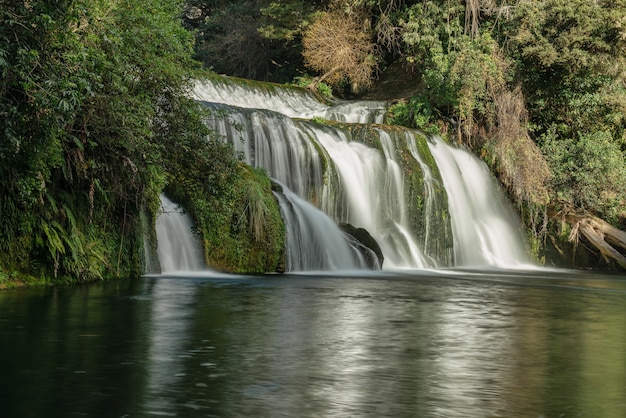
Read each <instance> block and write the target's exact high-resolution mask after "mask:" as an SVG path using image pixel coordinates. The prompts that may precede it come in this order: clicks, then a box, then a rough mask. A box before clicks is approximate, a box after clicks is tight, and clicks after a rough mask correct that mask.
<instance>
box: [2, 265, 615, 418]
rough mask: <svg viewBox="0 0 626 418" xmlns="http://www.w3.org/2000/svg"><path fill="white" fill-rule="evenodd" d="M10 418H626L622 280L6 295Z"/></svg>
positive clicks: (100, 288) (417, 277)
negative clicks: (174, 417) (82, 417)
mask: <svg viewBox="0 0 626 418" xmlns="http://www.w3.org/2000/svg"><path fill="white" fill-rule="evenodd" d="M0 416H3V417H81V416H88V417H153V416H154V417H162V416H178V417H212V416H215V417H253V416H254V417H261V416H263V417H344V416H354V417H357V416H359V417H360V416H372V417H380V416H389V417H559V416H565V417H575V416H583V417H616V418H617V417H625V416H626V278H624V277H623V276H619V275H607V274H597V273H581V272H574V271H546V270H532V271H496V270H491V271H478V270H466V271H458V270H438V271H402V272H379V273H369V274H363V273H358V272H356V273H354V274H343V275H336V274H314V273H312V274H302V275H280V276H279V275H276V276H252V277H248V276H226V275H215V274H209V273H207V274H197V275H194V276H185V275H181V276H178V277H175V276H168V277H161V276H155V277H143V278H140V279H132V280H130V279H129V280H122V281H116V282H106V283H98V284H92V285H85V286H76V287H62V288H53V289H18V290H8V291H0Z"/></svg>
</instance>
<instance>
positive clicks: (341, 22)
mask: <svg viewBox="0 0 626 418" xmlns="http://www.w3.org/2000/svg"><path fill="white" fill-rule="evenodd" d="M302 45H303V48H304V50H303V52H302V55H303V56H304V61H305V64H306V65H307V66H308V67H309V68H311V69H313V70H315V71H318V72H320V73H321V76H320V77H319V78H318V79H317V82H318V83H319V82H322V81H325V82H328V83H329V84H332V85H339V84H340V83H342V82H346V81H347V82H349V83H351V84H352V85H353V86H355V87H356V88H357V90H358V88H360V87H368V86H369V85H371V83H372V75H373V74H374V72H375V71H376V69H377V67H378V63H377V59H376V56H375V47H376V45H375V44H374V43H373V42H372V41H371V39H370V34H369V32H368V31H367V30H366V28H364V27H363V22H362V21H361V20H359V19H358V18H357V17H356V16H355V15H344V14H339V13H332V12H324V13H321V14H320V15H319V16H318V18H317V19H316V20H315V22H314V23H313V24H311V26H309V27H308V28H307V30H306V31H305V33H304V36H303V38H302Z"/></svg>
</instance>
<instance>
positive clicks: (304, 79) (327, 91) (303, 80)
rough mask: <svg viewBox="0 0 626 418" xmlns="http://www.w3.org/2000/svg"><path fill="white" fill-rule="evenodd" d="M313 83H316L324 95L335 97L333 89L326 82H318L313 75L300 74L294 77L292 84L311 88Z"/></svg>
mask: <svg viewBox="0 0 626 418" xmlns="http://www.w3.org/2000/svg"><path fill="white" fill-rule="evenodd" d="M312 84H315V87H316V89H317V91H318V93H320V94H321V95H322V96H324V97H328V98H331V97H333V89H332V87H330V86H329V85H328V84H326V83H316V82H315V79H314V78H313V77H309V76H298V77H296V78H294V79H293V81H292V82H291V85H294V86H298V87H306V88H309V87H310V86H311V85H312Z"/></svg>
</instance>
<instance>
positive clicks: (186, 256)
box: [156, 195, 205, 273]
mask: <svg viewBox="0 0 626 418" xmlns="http://www.w3.org/2000/svg"><path fill="white" fill-rule="evenodd" d="M160 198H161V210H160V211H159V213H158V216H157V219H156V233H157V241H158V244H157V252H158V255H159V263H160V264H161V271H162V272H163V273H173V272H181V271H183V272H189V271H198V270H203V269H205V266H204V262H203V261H202V254H201V250H200V245H199V243H198V242H197V240H196V239H195V236H194V235H193V233H192V227H193V224H192V222H191V219H190V217H189V215H187V214H185V213H184V212H183V211H182V210H181V209H180V208H179V207H178V205H177V204H176V203H174V202H172V201H171V200H170V199H168V198H167V197H165V196H164V195H161V196H160Z"/></svg>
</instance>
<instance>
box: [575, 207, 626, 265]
mask: <svg viewBox="0 0 626 418" xmlns="http://www.w3.org/2000/svg"><path fill="white" fill-rule="evenodd" d="M564 219H565V220H566V221H567V222H568V223H569V224H571V225H572V233H571V234H570V238H569V240H570V242H578V241H579V240H580V236H581V235H582V236H584V237H585V238H586V239H587V241H589V243H591V244H592V245H593V246H594V247H595V248H596V249H597V250H598V251H600V254H602V257H604V259H605V260H607V261H608V260H610V259H612V260H614V261H615V262H617V264H619V265H620V266H621V267H622V268H623V269H626V255H625V254H626V232H625V231H622V230H620V229H617V228H615V227H614V226H612V225H611V224H609V223H608V222H606V221H603V220H602V219H600V218H596V217H595V216H583V215H578V214H573V213H568V214H565V215H564Z"/></svg>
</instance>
